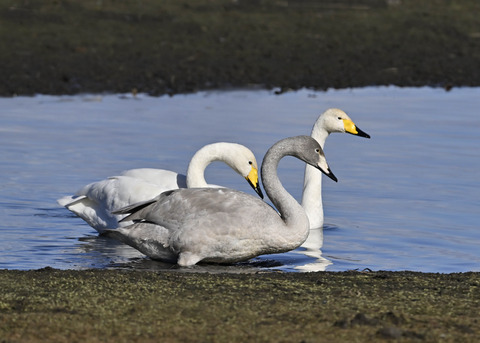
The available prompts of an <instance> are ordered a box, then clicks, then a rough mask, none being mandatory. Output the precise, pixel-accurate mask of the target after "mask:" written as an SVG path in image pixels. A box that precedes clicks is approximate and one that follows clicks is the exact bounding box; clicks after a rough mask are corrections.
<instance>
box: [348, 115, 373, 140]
mask: <svg viewBox="0 0 480 343" xmlns="http://www.w3.org/2000/svg"><path fill="white" fill-rule="evenodd" d="M343 126H344V127H345V132H347V133H350V134H352V135H356V136H359V137H365V138H370V135H369V134H368V133H366V132H364V131H362V130H360V129H359V128H358V127H357V126H356V125H355V124H354V123H353V121H351V120H350V119H343Z"/></svg>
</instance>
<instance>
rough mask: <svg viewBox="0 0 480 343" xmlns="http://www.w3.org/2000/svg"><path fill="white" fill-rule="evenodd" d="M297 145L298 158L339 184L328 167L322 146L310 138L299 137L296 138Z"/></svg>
mask: <svg viewBox="0 0 480 343" xmlns="http://www.w3.org/2000/svg"><path fill="white" fill-rule="evenodd" d="M295 140H296V143H297V150H296V152H297V157H299V158H300V159H302V160H303V161H305V162H306V163H308V164H310V165H312V166H314V167H315V168H318V169H320V170H321V171H322V173H324V174H325V175H326V176H328V177H329V178H331V179H332V180H333V181H335V182H337V181H338V179H337V177H336V176H335V175H334V174H333V173H332V171H331V170H330V167H329V166H328V163H327V159H326V158H325V154H324V153H323V150H322V148H321V147H320V144H318V142H317V141H316V140H315V139H313V138H312V137H310V136H297V137H295Z"/></svg>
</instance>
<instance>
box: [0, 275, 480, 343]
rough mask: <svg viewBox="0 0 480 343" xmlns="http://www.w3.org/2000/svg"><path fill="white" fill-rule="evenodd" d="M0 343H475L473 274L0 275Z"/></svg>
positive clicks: (478, 331) (477, 303) (479, 301)
mask: <svg viewBox="0 0 480 343" xmlns="http://www.w3.org/2000/svg"><path fill="white" fill-rule="evenodd" d="M0 285H1V289H2V293H1V295H0V315H1V323H2V324H1V326H0V335H1V337H2V342H24V341H28V342H39V341H55V342H72V341H88V342H97V341H102V342H113V341H115V342H127V341H128V342H132V341H137V342H150V341H152V342H153V341H156V342H158V341H161V342H173V341H182V342H198V341H200V342H245V341H255V342H282V341H283V342H318V341H331V342H359V341H369V340H383V339H397V340H399V341H426V342H439V341H445V342H454V341H457V342H474V341H477V340H478V337H480V336H479V335H480V321H479V319H478V308H480V273H459V274H429V273H414V272H344V273H331V272H320V273H258V274H197V273H181V272H160V273H157V272H147V271H141V272H140V271H119V270H117V271H112V270H85V271H61V270H55V269H51V268H46V269H41V270H35V271H7V270H2V271H0Z"/></svg>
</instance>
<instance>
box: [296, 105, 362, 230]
mask: <svg viewBox="0 0 480 343" xmlns="http://www.w3.org/2000/svg"><path fill="white" fill-rule="evenodd" d="M332 132H345V133H350V134H352V135H357V136H360V137H365V138H370V135H368V134H366V133H365V132H363V131H362V130H360V129H359V128H358V127H357V126H356V125H355V124H354V123H353V121H352V120H351V119H350V117H349V116H348V115H347V114H346V113H345V112H344V111H342V110H340V109H338V108H330V109H328V110H326V111H325V112H323V113H322V114H321V115H320V116H319V117H318V119H317V121H316V122H315V124H314V125H313V128H312V134H311V136H312V137H313V138H314V139H315V140H316V141H317V142H318V144H320V146H321V147H322V149H323V147H324V146H325V140H326V139H327V137H328V135H329V134H330V133H332ZM303 182H304V183H303V196H302V206H303V208H304V209H305V212H307V216H308V219H309V221H310V228H311V229H317V228H321V227H323V201H322V173H321V172H319V171H318V170H316V169H315V168H313V167H312V166H310V165H308V164H307V165H306V166H305V177H304V181H303Z"/></svg>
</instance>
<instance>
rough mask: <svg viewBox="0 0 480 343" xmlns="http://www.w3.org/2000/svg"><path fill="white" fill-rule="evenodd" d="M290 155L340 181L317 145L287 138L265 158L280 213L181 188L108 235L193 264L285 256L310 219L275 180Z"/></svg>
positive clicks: (238, 195)
mask: <svg viewBox="0 0 480 343" xmlns="http://www.w3.org/2000/svg"><path fill="white" fill-rule="evenodd" d="M287 155H291V156H296V157H298V158H300V159H301V160H303V161H305V162H307V163H310V164H311V165H314V166H316V167H317V168H321V170H322V171H323V172H324V173H326V175H328V176H330V177H331V178H332V179H334V180H335V181H336V178H335V176H334V175H333V174H332V173H331V172H330V169H329V168H328V165H327V162H326V159H325V156H324V155H323V151H322V149H321V148H320V146H319V144H318V143H317V142H316V141H315V140H314V139H312V138H311V137H308V136H298V137H290V138H286V139H283V140H281V141H279V142H277V143H276V144H274V145H273V146H272V147H271V148H270V149H269V150H268V152H267V153H266V154H265V158H264V160H263V164H262V181H263V185H264V189H265V192H266V193H267V195H268V196H269V198H270V200H271V201H272V203H273V204H274V205H275V206H276V208H277V210H278V212H279V213H280V216H279V215H278V213H277V211H275V209H273V208H272V207H270V206H269V205H268V204H266V203H265V202H263V201H262V200H260V199H258V198H256V197H253V196H251V195H248V194H245V193H243V192H239V191H235V190H231V189H224V188H223V189H212V188H199V189H178V190H173V191H169V192H165V193H162V194H160V195H159V196H158V197H156V198H155V199H153V200H150V201H146V202H144V203H140V204H135V205H132V206H128V207H127V208H124V209H121V210H119V211H116V212H115V213H119V214H127V213H130V214H129V215H128V216H127V217H126V218H125V220H131V221H134V222H135V224H133V225H130V226H128V227H119V228H117V229H116V230H108V231H107V233H108V234H109V235H111V236H113V237H115V238H117V239H119V240H121V241H122V242H124V243H126V244H128V245H130V246H132V247H134V248H136V249H138V250H139V251H141V252H142V253H144V254H145V255H147V256H149V257H151V258H153V259H160V260H165V261H171V262H177V263H178V264H179V265H181V266H191V265H194V264H196V263H197V262H200V261H204V262H215V263H232V262H238V261H243V260H248V259H250V258H252V257H255V256H258V255H261V254H271V253H279V252H285V251H289V250H292V249H295V248H297V247H298V246H300V245H301V244H302V243H303V242H304V241H305V239H306V238H307V236H308V233H309V222H308V217H307V215H306V213H305V211H304V210H303V208H302V207H301V205H300V204H299V203H298V202H297V201H296V200H295V199H294V198H293V197H292V196H291V195H290V194H289V193H288V192H287V191H286V190H285V189H284V188H283V186H282V185H281V183H280V180H279V179H278V176H277V167H278V163H279V161H280V159H281V158H282V157H284V156H287Z"/></svg>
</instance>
